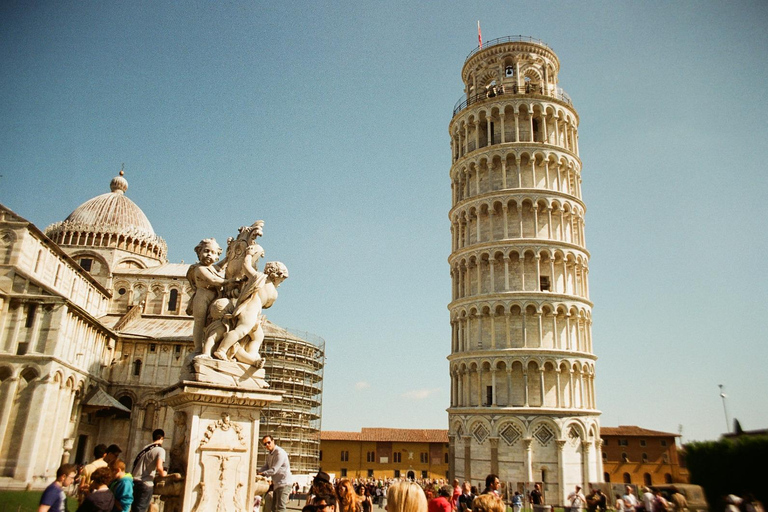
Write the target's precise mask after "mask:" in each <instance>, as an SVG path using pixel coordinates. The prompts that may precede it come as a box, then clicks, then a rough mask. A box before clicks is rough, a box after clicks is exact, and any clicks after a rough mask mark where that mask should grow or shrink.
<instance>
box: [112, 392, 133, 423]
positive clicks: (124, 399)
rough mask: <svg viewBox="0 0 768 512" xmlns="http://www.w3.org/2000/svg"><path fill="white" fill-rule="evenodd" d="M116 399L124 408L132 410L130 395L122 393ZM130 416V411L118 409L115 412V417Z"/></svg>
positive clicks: (126, 417) (124, 417) (125, 417)
mask: <svg viewBox="0 0 768 512" xmlns="http://www.w3.org/2000/svg"><path fill="white" fill-rule="evenodd" d="M117 401H118V402H120V404H121V405H122V406H123V407H125V408H126V409H128V410H133V399H132V398H131V397H130V395H123V396H121V397H120V398H118V399H117ZM130 417H131V413H130V412H125V411H119V412H118V413H117V414H115V419H128V418H130Z"/></svg>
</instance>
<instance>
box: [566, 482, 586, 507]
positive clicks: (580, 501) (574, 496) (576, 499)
mask: <svg viewBox="0 0 768 512" xmlns="http://www.w3.org/2000/svg"><path fill="white" fill-rule="evenodd" d="M586 502H587V500H586V498H584V495H583V494H582V493H581V486H580V485H577V486H576V490H575V491H573V492H572V493H571V494H569V495H568V503H569V504H570V506H571V512H579V511H580V510H581V509H582V507H584V503H586Z"/></svg>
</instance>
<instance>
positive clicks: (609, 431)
mask: <svg viewBox="0 0 768 512" xmlns="http://www.w3.org/2000/svg"><path fill="white" fill-rule="evenodd" d="M600 436H601V437H605V436H638V437H680V434H673V433H671V432H660V431H658V430H648V429H647V428H642V427H637V426H635V425H619V426H618V427H600Z"/></svg>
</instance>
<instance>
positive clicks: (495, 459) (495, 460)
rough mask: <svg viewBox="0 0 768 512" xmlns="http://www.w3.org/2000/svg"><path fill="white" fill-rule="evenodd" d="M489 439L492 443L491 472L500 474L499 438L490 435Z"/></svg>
mask: <svg viewBox="0 0 768 512" xmlns="http://www.w3.org/2000/svg"><path fill="white" fill-rule="evenodd" d="M488 441H490V443H491V473H493V474H494V475H498V474H499V438H498V437H489V438H488Z"/></svg>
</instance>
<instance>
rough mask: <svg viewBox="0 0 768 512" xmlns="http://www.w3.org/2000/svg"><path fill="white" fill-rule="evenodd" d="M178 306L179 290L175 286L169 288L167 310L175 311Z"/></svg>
mask: <svg viewBox="0 0 768 512" xmlns="http://www.w3.org/2000/svg"><path fill="white" fill-rule="evenodd" d="M178 307H179V290H177V289H176V288H173V289H171V292H170V293H169V294H168V311H169V312H171V313H175V312H176V310H177V309H178Z"/></svg>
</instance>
